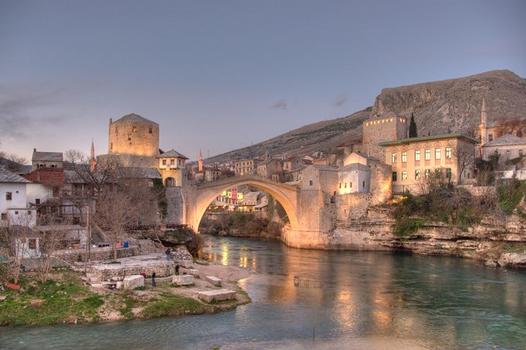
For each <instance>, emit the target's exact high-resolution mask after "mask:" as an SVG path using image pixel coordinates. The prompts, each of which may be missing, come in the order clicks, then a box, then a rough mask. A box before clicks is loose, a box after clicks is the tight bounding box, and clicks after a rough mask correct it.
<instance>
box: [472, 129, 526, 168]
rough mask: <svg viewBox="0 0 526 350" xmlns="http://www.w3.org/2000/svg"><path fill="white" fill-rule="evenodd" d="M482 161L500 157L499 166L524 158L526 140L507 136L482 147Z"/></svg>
mask: <svg viewBox="0 0 526 350" xmlns="http://www.w3.org/2000/svg"><path fill="white" fill-rule="evenodd" d="M481 152H482V159H484V160H489V159H490V158H491V156H492V155H498V157H499V158H498V161H499V165H501V166H503V165H505V164H506V163H507V162H509V161H511V160H514V159H517V160H519V159H520V158H522V157H524V155H526V138H523V137H517V136H515V135H511V134H506V135H503V136H501V137H498V138H496V139H494V140H491V141H489V142H486V143H485V144H483V145H482V146H481Z"/></svg>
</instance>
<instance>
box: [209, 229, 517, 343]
mask: <svg viewBox="0 0 526 350" xmlns="http://www.w3.org/2000/svg"><path fill="white" fill-rule="evenodd" d="M211 240H218V239H216V238H211ZM219 241H228V242H229V244H228V245H227V246H228V248H229V249H230V251H229V252H227V255H228V256H230V257H231V259H230V260H229V261H228V263H229V264H234V265H236V264H237V265H238V266H240V267H248V268H250V269H252V270H254V271H256V272H259V273H262V274H264V275H261V276H259V275H258V276H257V277H255V278H252V280H251V283H248V284H247V285H246V286H247V288H248V290H249V292H250V294H251V295H253V294H254V295H255V299H256V300H257V302H258V303H269V304H273V305H276V304H277V305H281V306H280V307H283V308H285V309H289V308H292V309H294V310H293V311H294V313H296V319H301V320H302V323H303V325H304V326H305V328H308V327H309V326H312V327H315V328H316V331H317V333H318V335H320V336H327V337H332V336H336V335H340V336H343V335H356V334H362V335H363V334H365V335H375V336H379V335H380V336H389V337H396V338H401V339H418V340H419V341H425V343H426V344H428V345H430V346H432V347H447V348H454V347H475V348H479V347H490V346H491V347H492V346H497V347H499V346H502V347H507V348H523V347H525V348H526V308H525V304H526V292H525V290H526V289H525V287H526V276H525V274H524V273H522V272H518V271H506V270H499V269H493V268H486V267H483V266H479V265H477V264H475V263H473V262H471V261H466V260H461V259H454V258H439V257H421V256H407V255H393V254H387V253H385V254H384V253H364V252H323V251H305V250H296V249H289V248H286V247H283V246H282V245H281V244H279V243H272V242H259V241H252V240H232V239H228V238H223V239H219ZM217 246H218V245H217V244H213V245H211V247H212V249H211V251H210V253H211V256H210V257H211V258H212V259H213V258H214V254H213V252H214V251H215V249H214V247H217ZM220 246H221V247H223V244H222V243H221V244H220ZM222 254H223V256H224V254H225V252H223V251H222ZM237 255H239V257H238V258H239V260H238V261H237V262H236V259H237V257H236V256H237ZM256 258H257V259H258V264H255V263H254V264H251V261H255V260H256Z"/></svg>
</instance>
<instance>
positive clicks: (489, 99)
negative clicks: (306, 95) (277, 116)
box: [207, 70, 526, 162]
mask: <svg viewBox="0 0 526 350" xmlns="http://www.w3.org/2000/svg"><path fill="white" fill-rule="evenodd" d="M483 97H485V98H486V107H487V110H488V117H489V119H490V121H499V120H516V119H526V80H525V79H523V78H521V77H519V76H518V75H516V74H515V73H513V72H510V71H508V70H498V71H490V72H485V73H480V74H477V75H471V76H467V77H462V78H457V79H449V80H442V81H435V82H428V83H420V84H414V85H408V86H401V87H395V88H385V89H383V90H382V91H381V93H380V95H378V96H377V97H376V100H375V102H374V106H373V107H372V108H367V109H365V110H363V111H359V112H356V113H353V114H351V115H349V116H346V117H342V118H337V119H332V120H325V121H321V122H318V123H314V124H309V125H306V126H304V127H301V128H298V129H295V130H292V131H289V132H287V133H285V134H282V135H279V136H277V137H274V138H272V139H269V140H266V141H263V142H260V143H258V144H255V145H252V146H249V147H245V148H241V149H238V150H234V151H230V152H227V153H224V154H221V155H218V156H215V157H212V158H209V159H207V162H216V161H217V162H222V161H225V160H228V159H240V158H248V157H256V156H261V155H263V154H264V153H265V152H267V151H268V152H269V153H270V154H272V155H276V154H283V153H286V154H287V155H304V154H309V153H312V152H314V151H318V150H321V151H327V150H330V149H331V148H334V147H335V146H337V145H339V144H342V143H344V142H350V141H352V140H356V139H360V137H361V124H362V122H363V121H364V120H365V119H368V118H370V117H377V116H380V117H381V116H385V115H389V114H393V113H394V114H396V115H405V116H407V117H410V116H411V113H414V115H415V119H416V123H417V126H418V132H419V134H420V135H427V134H428V133H430V134H439V133H446V132H448V131H451V132H462V133H466V134H472V132H473V130H474V129H475V128H476V127H477V126H478V124H479V116H480V108H481V104H482V99H483Z"/></svg>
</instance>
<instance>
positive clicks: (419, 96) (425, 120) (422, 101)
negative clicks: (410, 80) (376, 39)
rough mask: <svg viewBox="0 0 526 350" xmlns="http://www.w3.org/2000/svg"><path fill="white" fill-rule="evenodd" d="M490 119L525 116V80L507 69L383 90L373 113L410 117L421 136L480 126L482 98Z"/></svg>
mask: <svg viewBox="0 0 526 350" xmlns="http://www.w3.org/2000/svg"><path fill="white" fill-rule="evenodd" d="M483 98H485V99H486V106H487V110H488V118H489V120H490V121H501V120H506V121H507V120H515V119H526V80H525V79H522V78H521V77H519V76H517V75H516V74H514V73H513V72H510V71H507V70H499V71H490V72H486V73H481V74H477V75H472V76H468V77H463V78H458V79H450V80H443V81H436V82H430V83H422V84H415V85H409V86H401V87H396V88H386V89H383V90H382V92H381V93H380V95H378V97H376V100H375V103H374V107H373V115H376V116H385V115H388V114H396V115H405V116H408V117H409V116H410V115H411V113H414V115H415V120H416V123H417V126H418V132H419V134H420V135H427V134H428V133H431V134H439V133H447V132H448V130H449V131H451V132H462V133H465V134H471V133H472V132H473V130H474V129H475V128H477V127H478V124H479V118H480V109H481V105H482V99H483Z"/></svg>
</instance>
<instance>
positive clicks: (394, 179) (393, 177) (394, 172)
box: [392, 171, 398, 182]
mask: <svg viewBox="0 0 526 350" xmlns="http://www.w3.org/2000/svg"><path fill="white" fill-rule="evenodd" d="M397 177H398V176H397V174H396V171H393V175H392V179H393V182H396V178H397Z"/></svg>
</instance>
